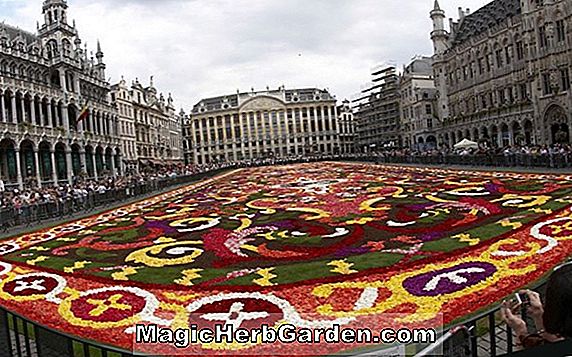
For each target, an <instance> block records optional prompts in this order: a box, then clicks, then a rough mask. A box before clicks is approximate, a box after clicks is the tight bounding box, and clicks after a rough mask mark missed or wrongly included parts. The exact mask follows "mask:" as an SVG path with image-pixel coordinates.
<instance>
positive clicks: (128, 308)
mask: <svg viewBox="0 0 572 357" xmlns="http://www.w3.org/2000/svg"><path fill="white" fill-rule="evenodd" d="M158 307H159V301H158V300H157V298H156V297H155V296H154V295H153V294H151V293H149V292H148V291H145V290H142V289H139V288H135V287H112V288H102V289H94V290H89V291H85V292H82V293H79V294H78V293H74V294H72V295H70V296H69V297H68V298H66V299H65V300H64V301H62V303H61V305H60V307H59V313H60V315H61V316H62V317H63V318H64V319H66V320H67V321H68V322H70V323H71V324H73V325H76V326H83V327H91V328H96V329H106V328H113V327H124V326H130V325H133V324H134V323H136V322H138V321H153V320H155V317H154V315H153V314H154V312H155V310H156V309H157V308H158Z"/></svg>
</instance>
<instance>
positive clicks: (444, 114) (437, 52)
mask: <svg viewBox="0 0 572 357" xmlns="http://www.w3.org/2000/svg"><path fill="white" fill-rule="evenodd" d="M430 15H431V20H432V21H433V31H431V40H432V41H433V51H434V54H433V78H434V81H435V88H436V89H437V94H436V96H437V115H438V117H439V120H440V121H441V123H443V122H444V121H446V120H447V119H448V118H449V97H448V90H447V77H446V71H445V69H444V67H445V61H444V54H445V51H446V50H447V48H448V40H449V34H448V33H447V31H445V11H443V10H441V7H440V6H439V0H435V4H434V5H433V10H431V13H430Z"/></svg>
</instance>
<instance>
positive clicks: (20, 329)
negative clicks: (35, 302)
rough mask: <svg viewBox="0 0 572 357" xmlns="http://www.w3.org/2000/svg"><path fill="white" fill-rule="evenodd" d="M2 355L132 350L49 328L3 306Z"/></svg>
mask: <svg viewBox="0 0 572 357" xmlns="http://www.w3.org/2000/svg"><path fill="white" fill-rule="evenodd" d="M0 356H2V357H132V356H133V354H131V353H129V352H127V351H122V350H119V349H114V348H111V347H103V346H100V345H97V344H93V343H91V342H89V341H84V340H81V339H78V338H75V337H72V336H69V335H66V334H63V333H60V332H57V331H54V330H51V329H47V328H45V327H43V326H41V325H39V324H36V323H34V322H31V321H28V320H26V319H23V318H22V317H20V316H18V315H16V314H13V313H11V312H9V311H7V310H5V309H4V308H1V307H0Z"/></svg>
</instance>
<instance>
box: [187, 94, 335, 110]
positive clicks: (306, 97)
mask: <svg viewBox="0 0 572 357" xmlns="http://www.w3.org/2000/svg"><path fill="white" fill-rule="evenodd" d="M257 96H268V97H274V98H277V99H280V100H282V101H284V102H285V103H291V102H310V101H320V100H322V101H332V100H335V98H334V97H333V96H332V95H331V94H330V93H329V92H328V91H327V90H325V89H318V88H301V89H285V88H283V87H281V88H279V89H277V90H266V91H260V92H241V93H236V94H229V95H225V96H219V97H213V98H204V99H202V100H201V101H200V102H199V103H197V104H196V105H195V106H194V107H193V110H192V113H193V114H197V113H202V112H209V111H216V110H227V109H232V108H238V107H240V105H241V104H242V103H243V102H245V101H246V100H248V99H250V98H253V97H257Z"/></svg>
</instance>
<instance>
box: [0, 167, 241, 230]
mask: <svg viewBox="0 0 572 357" xmlns="http://www.w3.org/2000/svg"><path fill="white" fill-rule="evenodd" d="M229 166H231V164H229V163H213V164H206V165H187V166H184V165H180V166H171V167H167V168H152V169H151V168H150V169H147V170H142V171H140V172H136V171H130V172H128V173H127V174H125V175H122V176H112V175H105V176H104V177H101V178H99V179H97V180H96V179H90V178H85V177H84V176H82V175H79V176H76V177H74V179H73V182H72V184H67V183H66V184H60V185H55V186H54V185H47V186H42V187H38V186H37V184H36V183H35V181H33V180H31V181H28V182H26V183H25V184H24V187H14V186H10V187H7V185H6V184H5V183H4V182H3V181H2V180H0V226H1V227H2V228H3V229H4V230H6V229H7V228H9V227H11V226H14V225H19V224H23V223H27V224H31V223H34V221H38V220H41V219H45V218H56V217H63V216H66V215H71V214H73V213H76V212H79V211H89V210H92V209H94V208H96V207H97V206H101V205H102V204H106V203H112V202H114V201H118V200H124V199H128V198H131V197H135V196H138V195H141V194H147V193H151V192H154V191H157V190H159V189H163V188H166V187H169V186H172V185H175V184H178V183H185V178H189V177H194V176H197V175H200V174H204V173H207V172H211V171H216V170H221V169H224V168H226V167H229ZM189 179H190V178H189Z"/></svg>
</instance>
